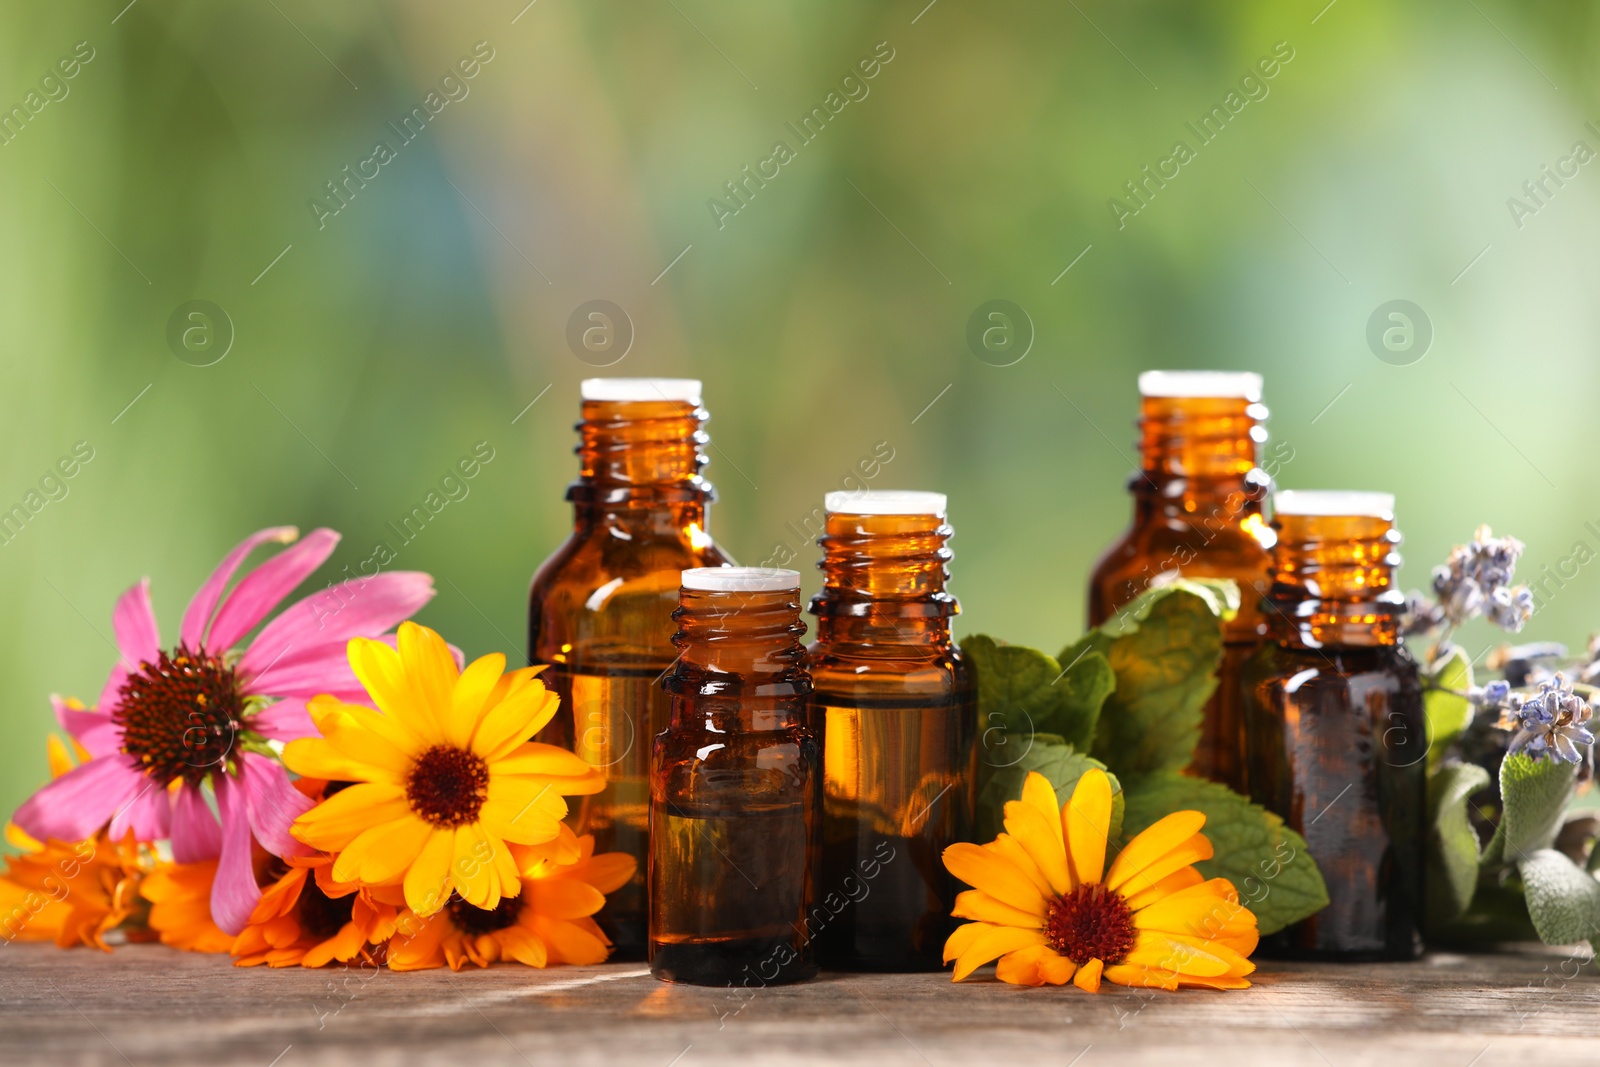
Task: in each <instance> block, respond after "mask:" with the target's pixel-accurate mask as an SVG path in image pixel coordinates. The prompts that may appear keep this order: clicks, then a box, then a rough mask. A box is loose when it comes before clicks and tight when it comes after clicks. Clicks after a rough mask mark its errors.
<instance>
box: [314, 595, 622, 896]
mask: <svg viewBox="0 0 1600 1067" xmlns="http://www.w3.org/2000/svg"><path fill="white" fill-rule="evenodd" d="M348 651H349V657H350V666H351V668H352V669H353V670H354V671H355V674H356V677H357V678H358V679H359V680H360V682H361V684H362V686H363V687H364V688H365V689H366V691H367V693H368V694H369V695H370V696H371V697H372V701H373V703H374V704H376V705H377V707H378V709H379V710H377V711H374V710H373V709H372V708H367V707H361V706H359V705H355V704H346V703H343V702H341V701H339V700H336V699H334V698H332V697H317V698H315V699H313V700H312V701H311V703H310V705H309V707H308V710H309V711H310V713H311V718H312V720H313V721H314V722H315V723H316V726H317V730H318V732H319V733H321V735H322V736H321V737H315V738H304V739H302V740H298V741H292V742H290V743H289V746H288V747H287V748H286V749H285V751H284V762H285V763H286V764H288V766H289V768H290V769H291V770H293V771H295V772H297V773H299V774H303V775H308V776H310V777H314V778H327V779H332V780H337V781H344V782H354V783H356V784H355V785H352V786H350V787H349V788H347V789H344V790H342V791H341V792H339V793H337V794H335V795H333V796H331V797H329V798H328V799H327V800H325V801H323V802H322V803H321V804H319V805H318V806H317V807H315V808H314V809H312V810H311V811H308V812H306V813H305V814H304V815H302V816H300V818H299V819H298V820H296V822H295V825H294V829H293V833H294V835H295V836H296V837H297V838H299V839H300V840H301V841H304V842H305V843H307V844H309V845H311V846H313V847H315V848H318V849H321V850H323V851H324V852H335V853H338V860H337V861H336V862H335V863H334V867H333V872H332V874H333V878H334V880H335V881H337V882H342V883H351V884H360V885H364V886H384V885H400V886H403V888H404V895H405V902H406V905H407V906H408V907H409V908H410V909H411V910H412V912H414V913H415V914H416V915H418V916H423V917H425V916H428V915H432V914H433V913H435V912H437V911H439V910H440V909H441V908H443V907H445V905H446V904H447V903H449V901H451V900H452V899H453V898H454V897H456V896H459V897H461V898H462V899H464V900H465V901H467V902H468V903H469V904H471V905H473V906H475V907H478V908H483V909H489V910H492V909H494V908H496V907H498V906H499V904H500V902H501V900H502V899H503V898H505V897H514V896H516V895H517V894H518V893H519V892H520V891H521V889H522V872H521V871H520V870H519V869H518V866H517V862H516V860H514V859H513V858H512V855H511V852H510V849H509V848H508V847H507V845H508V843H510V844H521V845H538V844H543V843H545V842H548V841H552V840H554V839H555V838H556V836H557V834H558V833H559V832H560V827H561V820H562V819H563V818H565V817H566V814H567V803H566V801H565V800H563V799H562V797H563V796H570V795H574V794H585V793H597V792H599V791H600V789H601V788H602V787H603V785H604V779H603V778H602V776H601V775H600V773H599V772H598V771H596V770H595V769H594V768H592V767H590V766H589V764H587V763H586V762H584V761H583V760H581V759H579V758H578V757H577V756H575V755H573V754H572V753H571V752H567V751H565V750H563V749H560V748H556V747H554V746H552V745H544V744H537V743H534V742H530V741H528V740H527V738H529V737H531V736H533V734H534V733H535V732H536V731H537V730H539V728H540V727H542V726H544V724H545V723H547V722H549V721H550V717H551V716H552V715H554V714H555V711H556V703H557V702H556V696H555V694H554V693H551V692H549V691H548V690H546V689H545V687H544V683H543V682H541V681H539V680H538V679H537V678H536V677H534V675H535V674H537V672H538V671H539V670H540V669H541V668H537V667H528V668H523V669H521V670H515V671H511V672H509V673H507V672H506V670H505V665H506V659H505V657H504V656H502V655H500V654H499V653H494V654H492V655H488V656H484V657H483V658H481V659H479V660H476V661H474V662H473V663H471V664H469V665H468V666H467V668H466V669H465V670H458V669H457V668H456V661H455V658H454V657H453V656H452V655H451V653H450V647H449V646H448V645H446V644H445V642H444V640H443V639H442V638H441V637H440V636H439V635H438V634H436V633H434V632H433V631H432V630H430V629H428V628H427V627H425V626H418V625H416V624H415V623H402V624H401V626H400V630H399V634H398V650H397V649H395V648H390V647H389V646H388V645H386V644H384V643H383V642H381V641H371V640H367V639H365V638H354V639H352V640H351V641H350V644H349V650H348Z"/></svg>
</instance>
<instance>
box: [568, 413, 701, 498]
mask: <svg viewBox="0 0 1600 1067" xmlns="http://www.w3.org/2000/svg"><path fill="white" fill-rule="evenodd" d="M708 418H710V416H709V415H708V414H707V412H706V410H705V408H703V407H701V406H700V405H698V404H694V403H689V402H687V401H679V400H628V401H613V400H585V401H584V402H583V414H582V419H581V421H579V422H578V423H577V425H576V427H575V429H576V430H577V431H578V447H577V448H576V449H575V451H576V452H577V454H578V467H579V470H578V480H577V481H575V482H573V483H572V485H571V487H570V488H569V489H568V491H567V498H568V499H569V500H572V501H574V502H575V503H578V504H584V503H592V504H627V503H633V502H645V503H666V502H672V501H685V502H698V503H706V502H708V501H710V500H712V499H714V492H713V490H712V487H711V483H710V482H708V481H706V479H705V478H703V477H702V476H701V474H700V471H701V469H702V468H703V467H705V465H706V463H707V462H708V460H707V458H706V454H705V451H704V449H705V446H706V445H708V444H709V443H710V441H711V438H710V436H709V435H708V434H707V433H706V432H705V430H704V429H703V425H704V423H705V422H706V420H707V419H708Z"/></svg>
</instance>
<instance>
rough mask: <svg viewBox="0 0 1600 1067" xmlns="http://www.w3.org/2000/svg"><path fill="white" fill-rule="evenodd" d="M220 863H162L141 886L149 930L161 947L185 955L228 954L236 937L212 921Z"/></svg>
mask: <svg viewBox="0 0 1600 1067" xmlns="http://www.w3.org/2000/svg"><path fill="white" fill-rule="evenodd" d="M216 880H217V861H216V860H201V861H200V862H198V863H161V864H157V866H156V869H155V870H153V871H151V872H150V874H149V875H148V876H147V877H146V878H145V879H144V881H142V882H140V883H139V895H140V896H142V897H144V899H146V900H148V901H149V902H150V920H149V921H150V929H151V930H154V931H155V932H156V935H157V936H158V937H160V938H161V943H162V944H163V945H166V946H168V947H170V948H177V949H182V950H184V951H185V952H227V951H228V949H230V948H231V947H233V935H231V934H225V933H223V932H222V928H221V927H219V926H218V925H217V923H216V920H214V919H213V918H212V917H211V887H212V885H213V884H214V883H215V882H216Z"/></svg>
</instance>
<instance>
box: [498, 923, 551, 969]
mask: <svg viewBox="0 0 1600 1067" xmlns="http://www.w3.org/2000/svg"><path fill="white" fill-rule="evenodd" d="M499 936H500V944H501V945H502V946H503V947H504V949H505V954H506V955H507V956H508V957H509V958H511V959H514V960H516V961H517V962H518V963H525V964H527V965H528V966H529V967H543V966H544V965H545V963H546V962H547V961H548V960H549V953H547V952H546V951H545V946H544V942H543V941H541V940H539V939H538V938H537V937H535V936H534V935H533V934H531V933H529V932H528V931H526V930H524V929H523V928H522V927H520V926H508V927H506V928H505V929H504V930H501V931H500V934H499Z"/></svg>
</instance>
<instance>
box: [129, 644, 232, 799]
mask: <svg viewBox="0 0 1600 1067" xmlns="http://www.w3.org/2000/svg"><path fill="white" fill-rule="evenodd" d="M243 714H244V697H243V696H241V695H240V693H239V681H238V679H237V678H235V677H234V674H233V671H232V670H230V669H229V668H227V667H225V666H223V663H222V661H221V660H220V659H218V658H217V657H215V656H208V655H206V654H205V653H198V652H190V651H189V650H188V648H186V647H185V646H183V645H179V646H178V647H177V648H176V649H174V650H173V651H172V652H171V653H167V652H162V653H161V654H160V655H159V656H158V657H157V658H156V661H155V662H154V663H141V664H140V665H139V669H138V670H137V671H135V672H133V673H130V674H129V675H128V680H127V681H126V682H124V683H122V688H121V689H120V690H119V691H118V693H117V708H116V710H115V711H114V712H112V715H111V717H112V719H113V721H115V722H116V723H117V724H118V725H119V726H121V727H122V751H124V752H126V753H127V754H128V755H130V756H132V757H134V758H135V759H137V760H138V761H139V763H140V764H141V765H142V766H143V767H144V771H145V773H146V774H148V775H149V776H150V777H152V778H154V779H155V780H156V781H158V782H160V783H161V784H162V785H165V784H166V783H168V782H170V781H172V780H173V779H175V778H182V779H183V780H184V781H185V782H187V783H188V784H190V785H199V784H200V782H201V780H202V779H204V778H205V776H206V775H207V774H209V773H211V772H212V771H213V770H218V769H220V768H221V767H222V765H223V761H224V760H226V759H227V757H228V753H230V752H231V751H233V745H234V741H235V740H236V739H237V737H238V734H239V731H240V729H241V728H242V727H241V725H240V719H241V717H242V716H243Z"/></svg>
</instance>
